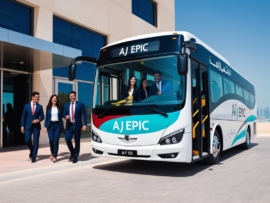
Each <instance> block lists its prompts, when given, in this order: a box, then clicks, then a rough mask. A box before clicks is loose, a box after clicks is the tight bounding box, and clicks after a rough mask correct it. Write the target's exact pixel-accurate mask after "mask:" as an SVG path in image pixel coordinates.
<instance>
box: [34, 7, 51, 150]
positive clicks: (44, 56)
mask: <svg viewBox="0 0 270 203" xmlns="http://www.w3.org/2000/svg"><path fill="white" fill-rule="evenodd" d="M33 31H34V37H36V38H39V39H43V40H46V41H50V42H52V41H53V12H52V11H49V10H47V9H45V8H43V7H35V8H34V28H33ZM52 57H53V56H52V53H47V52H42V51H34V70H33V84H32V89H33V91H37V92H39V93H40V104H41V105H42V106H43V110H44V114H45V110H46V106H47V104H48V100H49V98H50V96H51V95H52V93H53V75H52V68H53V58H52ZM41 126H42V130H41V132H40V144H45V143H48V136H47V133H44V131H43V126H44V121H43V122H42V123H41ZM48 153H49V152H48Z"/></svg>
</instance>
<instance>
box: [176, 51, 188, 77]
mask: <svg viewBox="0 0 270 203" xmlns="http://www.w3.org/2000/svg"><path fill="white" fill-rule="evenodd" d="M187 73H188V54H187V53H184V54H180V55H179V56H178V74H179V75H186V74H187Z"/></svg>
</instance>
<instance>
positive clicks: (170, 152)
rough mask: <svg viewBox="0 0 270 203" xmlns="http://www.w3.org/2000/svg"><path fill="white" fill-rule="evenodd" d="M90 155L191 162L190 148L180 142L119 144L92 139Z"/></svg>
mask: <svg viewBox="0 0 270 203" xmlns="http://www.w3.org/2000/svg"><path fill="white" fill-rule="evenodd" d="M92 155H93V156H100V157H112V158H125V159H136V160H149V161H168V162H186V163H190V162H191V149H190V148H189V147H187V146H184V145H183V143H181V142H180V143H178V144H173V145H159V144H158V145H149V146H119V145H111V144H106V143H97V142H93V141H92Z"/></svg>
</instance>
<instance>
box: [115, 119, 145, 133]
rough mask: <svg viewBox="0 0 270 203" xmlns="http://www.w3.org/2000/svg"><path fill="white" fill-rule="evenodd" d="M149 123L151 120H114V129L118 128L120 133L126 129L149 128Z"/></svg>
mask: <svg viewBox="0 0 270 203" xmlns="http://www.w3.org/2000/svg"><path fill="white" fill-rule="evenodd" d="M147 123H149V121H121V122H119V123H118V121H115V122H114V125H113V130H118V131H119V132H120V133H121V132H123V130H124V131H134V130H139V131H141V130H149V128H147Z"/></svg>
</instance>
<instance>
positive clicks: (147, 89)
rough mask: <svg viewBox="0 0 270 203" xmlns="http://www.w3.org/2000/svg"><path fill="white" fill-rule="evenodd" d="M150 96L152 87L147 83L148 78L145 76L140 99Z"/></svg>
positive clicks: (140, 90) (141, 84)
mask: <svg viewBox="0 0 270 203" xmlns="http://www.w3.org/2000/svg"><path fill="white" fill-rule="evenodd" d="M149 96H150V87H149V86H148V85H147V80H146V79H145V78H144V79H142V80H141V83H140V89H139V100H143V99H146V98H147V97H149Z"/></svg>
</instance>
